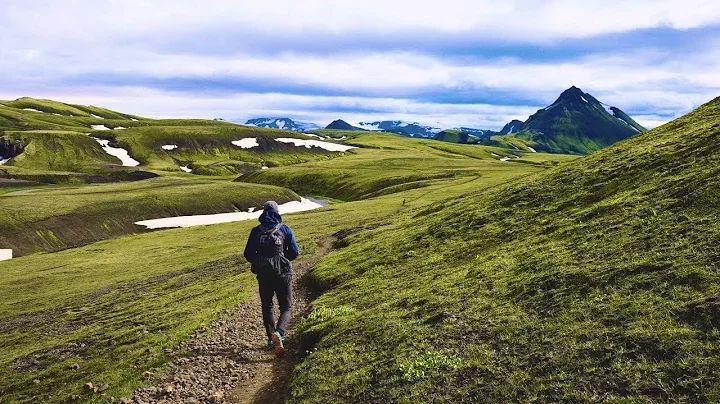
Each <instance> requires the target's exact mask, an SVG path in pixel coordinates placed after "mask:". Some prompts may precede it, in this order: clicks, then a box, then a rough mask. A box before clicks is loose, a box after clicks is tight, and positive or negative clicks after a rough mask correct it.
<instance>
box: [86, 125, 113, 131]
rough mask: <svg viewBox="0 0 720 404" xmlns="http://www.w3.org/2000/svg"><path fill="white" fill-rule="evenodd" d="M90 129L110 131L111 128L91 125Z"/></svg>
mask: <svg viewBox="0 0 720 404" xmlns="http://www.w3.org/2000/svg"><path fill="white" fill-rule="evenodd" d="M90 127H91V128H92V129H93V130H110V128H108V127H107V126H105V125H90Z"/></svg>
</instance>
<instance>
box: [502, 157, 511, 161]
mask: <svg viewBox="0 0 720 404" xmlns="http://www.w3.org/2000/svg"><path fill="white" fill-rule="evenodd" d="M508 160H510V157H503V158H501V159H500V161H508Z"/></svg>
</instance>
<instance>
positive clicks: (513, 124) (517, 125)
mask: <svg viewBox="0 0 720 404" xmlns="http://www.w3.org/2000/svg"><path fill="white" fill-rule="evenodd" d="M523 124H524V122H523V121H520V120H517V119H513V120H512V121H510V122H508V123H507V124H506V125H505V126H503V128H502V129H501V130H500V133H498V134H499V135H510V134H513V133H517V132H520V129H521V128H522V126H523Z"/></svg>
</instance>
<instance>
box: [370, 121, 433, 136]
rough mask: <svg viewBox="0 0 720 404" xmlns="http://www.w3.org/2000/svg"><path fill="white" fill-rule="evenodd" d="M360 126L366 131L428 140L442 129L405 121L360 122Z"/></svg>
mask: <svg viewBox="0 0 720 404" xmlns="http://www.w3.org/2000/svg"><path fill="white" fill-rule="evenodd" d="M358 126H359V127H360V128H363V129H366V130H377V131H383V132H392V133H397V134H398V135H403V136H410V137H426V138H431V137H433V136H435V134H436V133H439V132H440V131H441V129H440V128H435V127H432V126H425V125H421V124H419V123H417V122H404V121H375V122H360V123H359V124H358Z"/></svg>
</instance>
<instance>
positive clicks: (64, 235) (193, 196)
mask: <svg viewBox="0 0 720 404" xmlns="http://www.w3.org/2000/svg"><path fill="white" fill-rule="evenodd" d="M268 199H275V200H276V201H278V203H283V202H288V201H291V200H299V196H298V195H297V194H295V193H294V192H292V191H290V190H287V189H283V188H278V187H274V186H266V185H255V184H242V183H231V182H227V181H214V180H202V179H194V178H170V177H163V178H155V179H149V180H145V181H139V182H129V183H114V184H96V185H85V184H80V185H76V186H61V187H40V188H34V189H29V190H21V191H13V192H12V193H4V194H3V195H0V207H1V208H2V211H3V212H4V214H3V215H2V217H0V245H2V246H3V248H12V249H13V250H14V253H15V255H16V256H17V255H25V254H28V253H32V252H37V251H57V250H62V249H65V248H70V247H78V246H82V245H85V244H88V243H91V242H95V241H99V240H104V239H107V238H112V237H117V236H119V235H124V234H132V233H136V232H140V231H143V228H141V227H140V226H136V225H134V222H136V221H139V220H145V219H153V218H159V217H167V216H182V215H192V214H211V213H225V212H233V211H246V210H247V208H249V207H256V208H257V207H261V206H262V204H263V202H265V201H266V200H268Z"/></svg>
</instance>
